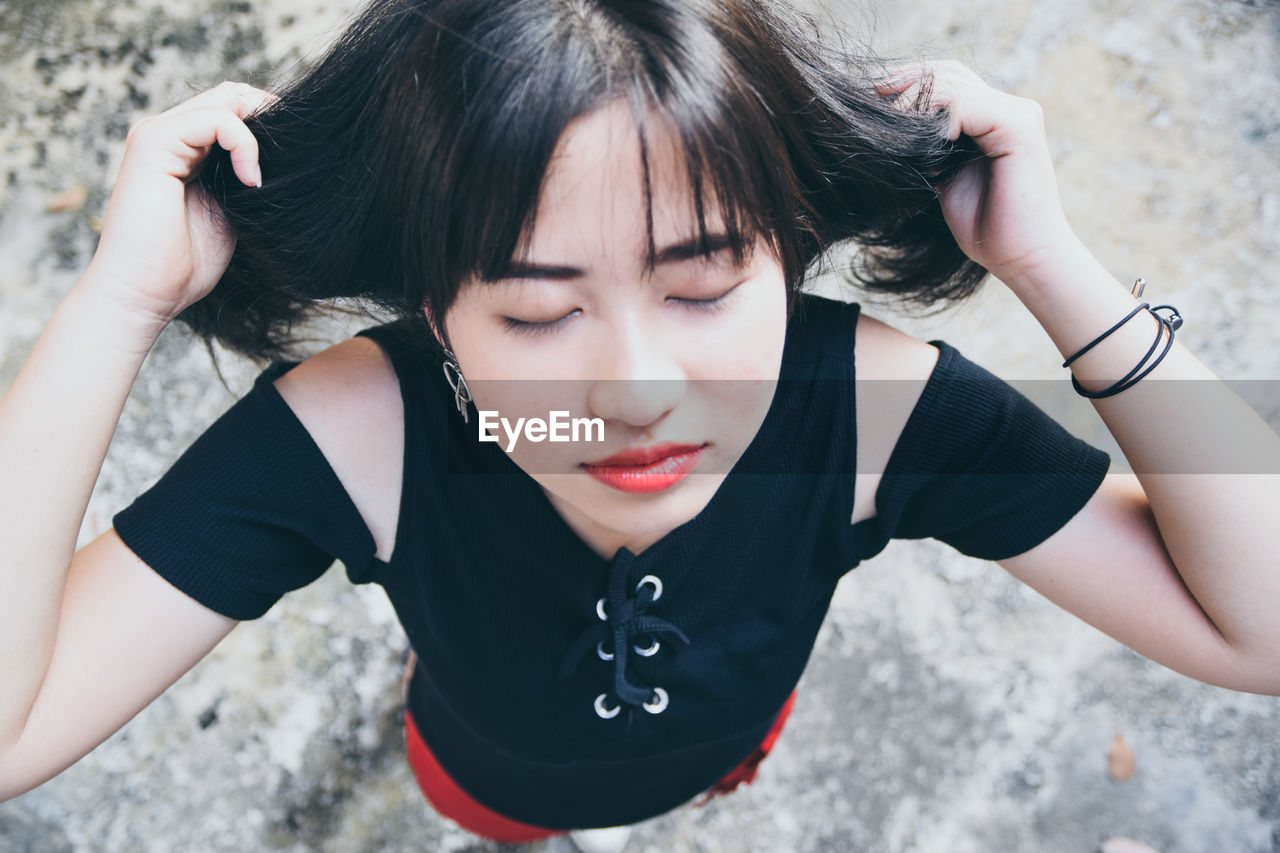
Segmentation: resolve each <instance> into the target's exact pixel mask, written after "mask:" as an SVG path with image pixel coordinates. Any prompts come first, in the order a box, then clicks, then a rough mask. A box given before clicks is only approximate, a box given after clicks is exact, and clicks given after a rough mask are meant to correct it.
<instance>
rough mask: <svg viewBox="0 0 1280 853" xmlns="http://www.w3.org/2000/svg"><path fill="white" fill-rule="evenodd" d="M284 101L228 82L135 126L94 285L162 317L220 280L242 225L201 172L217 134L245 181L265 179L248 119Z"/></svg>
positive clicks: (134, 308) (93, 267) (94, 264)
mask: <svg viewBox="0 0 1280 853" xmlns="http://www.w3.org/2000/svg"><path fill="white" fill-rule="evenodd" d="M277 100H279V98H277V97H276V96H275V95H273V94H271V93H269V92H264V91H262V90H261V89H255V88H254V87H252V86H250V85H248V84H247V83H232V82H226V83H222V84H220V85H218V86H216V87H214V88H213V89H210V90H208V91H205V92H201V93H200V94H198V95H196V96H195V97H193V98H190V99H188V100H186V101H184V102H182V103H181V104H178V105H177V106H175V107H173V108H171V109H169V110H166V111H165V112H163V113H160V114H159V115H155V116H150V117H148V118H145V119H143V120H142V121H140V122H138V123H137V124H135V125H134V126H133V127H132V128H130V130H129V136H128V138H127V140H126V142H125V152H124V160H123V162H122V164H121V166H120V174H119V177H118V178H117V180H116V184H115V187H114V189H112V191H111V199H110V201H109V202H108V204H107V213H106V216H105V218H104V220H103V225H102V239H101V241H100V242H99V243H98V248H97V251H96V252H95V253H94V256H93V260H92V261H91V262H90V264H89V270H90V272H91V273H92V275H91V276H90V278H91V279H92V280H93V281H94V282H95V286H98V287H104V288H106V289H108V291H109V293H108V294H107V295H108V296H110V297H112V298H113V299H115V300H116V301H118V302H120V303H121V304H122V305H123V306H124V308H125V309H126V310H128V311H131V312H137V313H138V314H139V315H141V316H142V317H145V318H146V319H148V320H155V321H159V322H161V323H167V322H168V321H169V320H172V319H173V318H174V317H175V316H177V315H178V314H179V313H180V312H181V311H182V310H183V309H184V308H186V307H187V306H188V305H190V304H192V303H193V302H196V301H198V300H199V299H200V298H202V297H203V296H204V295H205V294H207V293H208V292H209V291H210V290H212V289H213V286H214V285H215V284H217V282H218V280H219V279H220V278H221V277H222V273H223V271H225V270H226V268H227V264H228V263H229V262H230V261H231V253H232V251H233V250H234V249H235V234H234V233H233V232H232V231H231V229H230V228H229V227H228V226H227V225H226V224H225V223H224V222H223V221H221V219H220V217H218V216H217V215H216V214H211V213H210V212H209V204H208V199H207V198H206V197H205V196H206V194H205V193H204V191H203V190H202V189H201V188H200V185H199V184H198V183H196V181H195V176H196V174H197V173H198V172H199V169H200V164H201V163H202V162H203V161H204V159H205V157H207V156H208V154H209V151H210V150H211V149H212V147H213V143H214V142H217V143H218V145H220V146H222V148H224V149H226V150H227V151H228V152H229V153H230V155H231V163H232V166H233V168H234V170H235V173H236V176H237V177H238V178H239V179H240V182H241V183H243V184H245V185H246V186H261V183H262V177H261V172H260V170H259V167H258V141H257V139H256V138H254V136H253V133H252V132H250V130H249V128H248V126H246V125H245V123H244V119H245V118H247V117H249V116H250V115H252V114H253V113H255V112H257V111H259V110H260V109H262V108H263V107H266V106H269V105H270V104H272V103H274V102H275V101H277Z"/></svg>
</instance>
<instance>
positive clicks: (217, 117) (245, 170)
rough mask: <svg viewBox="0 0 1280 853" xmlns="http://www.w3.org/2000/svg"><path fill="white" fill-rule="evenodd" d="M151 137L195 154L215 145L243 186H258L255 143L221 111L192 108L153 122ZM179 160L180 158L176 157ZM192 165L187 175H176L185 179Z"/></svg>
mask: <svg viewBox="0 0 1280 853" xmlns="http://www.w3.org/2000/svg"><path fill="white" fill-rule="evenodd" d="M155 127H156V128H157V130H156V131H154V132H155V133H162V134H164V135H165V136H167V137H168V138H169V139H173V138H176V139H177V140H178V141H179V142H181V143H182V144H184V145H186V146H189V147H190V148H194V149H197V150H199V151H202V152H204V151H207V150H208V148H209V147H210V146H212V145H213V143H215V142H216V143H218V145H219V146H221V147H222V148H224V149H225V150H226V151H227V153H228V154H230V155H231V167H232V169H233V170H234V171H235V173H236V177H238V178H239V179H240V182H241V183H242V184H244V185H245V186H251V187H260V186H262V171H261V169H260V168H259V166H258V140H257V138H256V137H255V136H254V135H253V132H252V131H250V130H249V128H248V126H247V125H246V124H245V123H244V121H243V120H242V119H241V118H240V117H239V116H238V115H237V114H236V113H234V112H232V111H231V110H229V109H227V108H225V107H194V108H191V109H187V110H183V111H181V112H179V113H175V114H173V115H171V116H168V117H167V119H166V120H165V121H163V122H157V123H156V125H155ZM180 156H181V155H180ZM194 167H195V163H193V162H189V163H188V165H187V169H186V172H187V174H183V175H176V177H179V178H183V179H185V178H186V177H188V176H189V175H190V174H191V173H192V172H193V171H194Z"/></svg>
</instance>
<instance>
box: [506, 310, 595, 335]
mask: <svg viewBox="0 0 1280 853" xmlns="http://www.w3.org/2000/svg"><path fill="white" fill-rule="evenodd" d="M581 313H582V309H581V308H574V309H573V310H572V311H570V312H569V313H568V314H565V315H564V316H563V317H557V318H556V319H554V320H547V321H545V322H540V323H531V322H529V321H528V320H517V319H516V318H515V317H503V318H502V325H503V326H505V327H506V328H507V330H508V331H511V332H515V333H516V334H519V335H545V334H549V333H551V332H554V331H555V330H556V329H558V328H560V327H561V326H563V325H564V324H565V323H566V322H567V321H568V319H569V318H570V317H572V316H573V315H575V314H581Z"/></svg>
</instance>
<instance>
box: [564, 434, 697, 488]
mask: <svg viewBox="0 0 1280 853" xmlns="http://www.w3.org/2000/svg"><path fill="white" fill-rule="evenodd" d="M704 447H706V445H705V444H675V443H672V442H666V443H663V444H655V445H653V446H651V447H628V448H627V449H625V450H622V451H620V452H618V453H615V454H613V455H612V456H609V457H607V458H605V459H600V460H598V461H596V462H585V463H583V464H582V468H583V469H584V470H585V471H586V472H587V473H588V474H590V475H591V476H592V477H594V478H595V479H596V480H599V481H600V482H601V483H604V484H605V485H606V486H609V487H611V488H614V489H617V490H618V491H620V492H628V493H631V494H647V493H651V492H659V491H662V490H663V489H668V488H670V487H671V486H674V485H675V484H676V483H678V482H679V481H680V480H683V479H684V478H685V477H686V476H688V474H689V472H691V471H692V470H693V469H694V467H695V466H696V465H697V464H698V458H699V457H700V456H701V455H702V450H703V448H704Z"/></svg>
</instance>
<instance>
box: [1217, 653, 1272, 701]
mask: <svg viewBox="0 0 1280 853" xmlns="http://www.w3.org/2000/svg"><path fill="white" fill-rule="evenodd" d="M1199 680H1201V681H1204V682H1206V683H1208V684H1213V685H1215V686H1217V687H1225V688H1227V689H1229V690H1236V691H1239V692H1241V693H1256V694H1258V695H1260V696H1280V649H1268V650H1267V653H1265V654H1262V653H1259V652H1257V651H1256V650H1254V651H1246V650H1241V649H1239V648H1233V654H1232V655H1231V656H1230V657H1229V658H1228V660H1227V662H1226V663H1225V664H1223V666H1221V667H1220V668H1218V670H1217V671H1215V672H1214V673H1213V677H1211V678H1200V679H1199Z"/></svg>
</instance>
